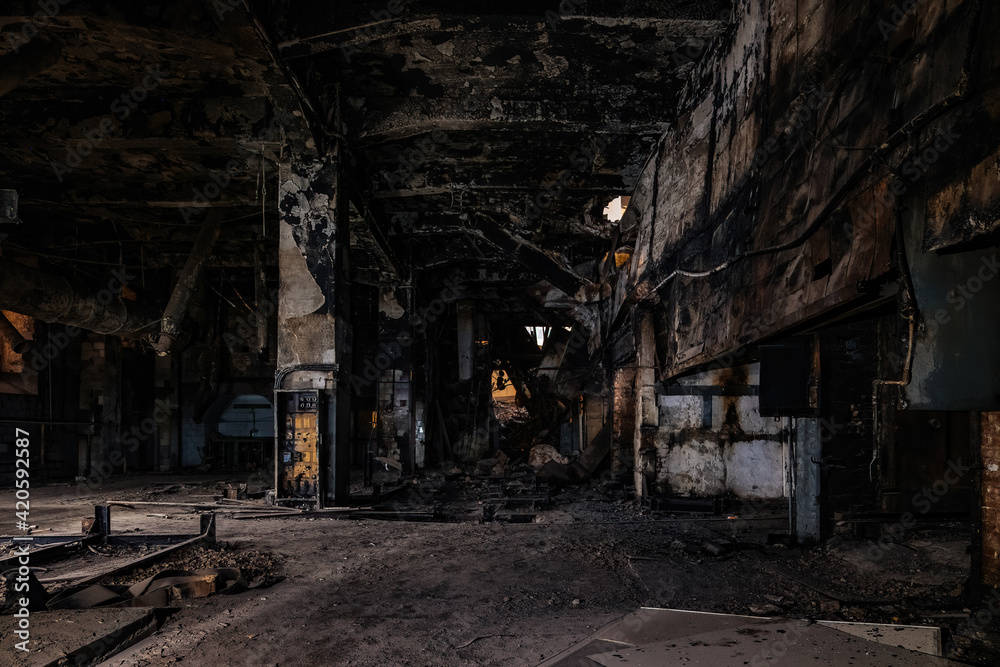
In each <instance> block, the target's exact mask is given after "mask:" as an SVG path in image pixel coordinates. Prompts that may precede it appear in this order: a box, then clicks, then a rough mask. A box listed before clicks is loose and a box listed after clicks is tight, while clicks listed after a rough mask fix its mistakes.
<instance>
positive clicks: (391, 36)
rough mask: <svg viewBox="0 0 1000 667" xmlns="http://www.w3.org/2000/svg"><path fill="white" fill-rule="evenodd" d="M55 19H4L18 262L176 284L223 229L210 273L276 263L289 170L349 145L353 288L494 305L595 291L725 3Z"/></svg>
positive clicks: (298, 8) (241, 8)
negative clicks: (208, 237)
mask: <svg viewBox="0 0 1000 667" xmlns="http://www.w3.org/2000/svg"><path fill="white" fill-rule="evenodd" d="M48 4H49V5H51V7H48V6H44V7H43V5H45V3H40V4H39V3H37V2H16V3H5V8H6V12H5V14H6V15H4V16H0V30H2V33H0V36H2V39H0V57H2V58H4V59H5V62H6V63H7V65H8V67H7V69H8V72H10V73H11V74H9V75H4V76H5V77H6V78H7V80H6V81H5V82H4V88H3V90H4V91H6V94H4V95H3V99H2V101H0V114H2V119H3V122H2V123H0V144H2V145H3V146H4V150H3V151H0V185H2V186H3V187H5V188H13V189H16V190H17V191H18V192H19V194H20V198H21V217H22V219H24V220H26V221H28V222H29V224H25V225H20V226H18V227H16V228H15V227H11V228H9V238H8V241H7V242H6V244H5V252H6V253H7V254H8V255H10V254H12V253H16V252H23V253H25V254H27V255H30V256H35V257H37V258H38V259H39V260H40V261H41V262H43V263H45V262H50V263H53V264H54V265H56V266H57V267H58V266H62V267H63V268H64V269H65V270H67V271H72V272H74V273H78V272H80V271H83V272H84V273H85V274H86V272H87V271H86V269H87V267H88V266H89V267H92V268H94V267H100V266H101V265H112V266H113V265H119V266H132V267H141V268H142V269H144V270H147V269H148V270H149V271H151V272H152V273H151V274H150V275H151V276H152V275H155V271H156V269H163V270H164V271H163V273H164V276H165V280H167V281H168V277H169V271H168V269H170V268H171V267H176V266H179V265H180V264H181V263H182V262H183V258H184V257H185V256H186V254H187V252H188V251H189V250H190V247H191V244H192V243H193V241H194V239H195V236H196V234H197V229H198V226H199V223H200V221H201V220H202V219H203V217H204V209H207V208H216V209H222V213H221V215H222V218H223V220H224V222H223V226H222V233H221V236H220V240H219V243H218V246H217V247H216V249H215V253H214V258H213V260H212V264H213V265H215V266H221V267H226V266H229V267H251V266H255V265H256V266H257V267H258V268H260V267H261V265H262V264H263V265H265V266H273V265H274V264H275V262H276V260H275V255H274V252H275V248H274V245H275V244H274V243H273V242H272V240H273V239H274V238H276V232H275V229H276V224H277V223H276V218H277V207H276V206H275V205H274V204H275V199H276V196H277V187H276V180H277V176H276V171H277V169H276V164H277V162H278V161H279V160H280V158H281V154H282V151H283V150H286V147H287V146H288V144H289V142H292V141H297V142H300V143H301V144H303V145H305V146H307V147H308V148H310V149H313V150H315V151H316V152H318V153H321V154H322V153H323V152H325V151H327V150H329V148H330V146H331V145H332V144H333V142H335V141H339V140H344V141H345V146H346V151H347V155H348V161H349V163H350V168H349V170H348V171H349V173H350V176H349V179H348V183H346V184H345V185H346V189H347V190H348V193H347V194H348V196H349V197H350V202H351V212H352V239H353V244H354V246H355V248H354V250H355V255H354V258H353V260H352V261H353V265H354V267H355V277H357V278H358V279H361V280H365V281H368V282H373V283H374V282H378V281H380V280H384V279H385V277H386V276H387V275H395V276H396V277H397V278H398V277H400V276H402V277H404V278H405V279H407V280H421V279H424V280H433V279H438V278H439V277H440V273H441V271H442V270H448V271H450V272H452V273H453V272H454V271H455V270H456V269H458V270H464V274H463V275H465V276H467V277H468V279H469V281H470V283H479V284H481V285H482V286H483V287H484V289H486V292H484V294H486V293H489V294H493V295H497V294H498V293H497V292H496V288H498V287H511V286H526V285H531V284H536V283H539V282H540V281H548V282H549V283H552V284H554V285H555V286H556V287H558V288H560V289H562V290H563V291H566V292H572V291H574V290H575V289H577V288H578V287H579V286H580V285H583V284H585V283H587V281H589V280H593V279H594V278H595V275H596V274H595V273H594V270H595V269H594V267H595V260H599V259H600V258H601V257H602V256H603V255H604V254H605V253H607V252H608V250H610V249H611V248H610V243H611V239H612V237H613V236H615V229H616V227H617V224H616V223H612V222H610V221H608V220H607V219H606V218H604V217H603V215H602V210H603V208H604V206H605V205H606V204H607V203H608V201H609V200H610V199H612V198H613V197H615V196H617V195H621V194H628V193H630V192H631V190H632V188H633V186H634V185H635V182H636V179H637V177H638V175H639V172H640V170H641V168H642V166H643V164H644V162H645V161H646V158H647V156H648V155H649V154H650V153H651V152H652V151H653V149H654V147H655V144H656V141H657V140H658V137H660V136H661V135H662V133H663V131H664V129H665V128H666V127H667V126H669V124H670V122H671V121H670V119H671V117H672V115H673V114H674V110H675V108H676V100H677V96H678V94H679V93H680V91H681V89H682V87H683V86H684V84H685V73H686V71H687V69H688V66H689V63H690V62H691V59H690V58H689V57H687V54H689V53H690V52H691V47H690V45H691V44H702V43H704V41H705V40H708V39H710V38H712V37H713V36H715V35H717V34H718V33H719V32H720V31H722V30H724V29H725V26H726V19H727V18H728V14H729V9H728V5H729V3H728V1H725V0H716V1H714V2H690V1H686V0H685V1H681V0H677V1H674V2H624V3H612V2H598V1H595V0H586V1H585V0H564V1H563V2H562V3H558V2H543V3H527V2H512V3H503V4H502V5H497V4H496V3H485V2H477V1H466V2H453V1H451V0H393V1H392V2H388V3H386V2H357V3H350V4H348V3H336V4H332V5H331V4H328V3H323V2H289V1H288V0H280V1H273V2H249V3H242V2H236V1H235V0H214V1H211V2H209V1H207V0H206V1H201V0H187V1H183V2H147V3H137V2H131V1H127V0H106V1H101V2H66V3H62V2H59V1H56V0H54V1H53V2H51V3H48ZM39 63H42V64H43V65H45V67H41V66H39ZM12 65H17V66H18V67H13V66H12ZM25 67H26V68H27V69H25ZM32 67H35V68H36V69H41V70H42V71H41V72H40V73H37V72H35V71H32ZM630 233H631V234H634V230H623V233H621V234H618V235H617V236H615V238H616V239H617V242H618V244H619V245H625V244H627V243H628V242H629V238H630V236H629V235H630ZM91 273H93V274H97V273H100V271H99V270H98V269H97V268H94V270H93V271H92V272H91ZM518 288H519V287H518ZM164 289H165V288H164ZM158 292H159V296H160V297H161V298H162V297H163V296H165V291H163V290H160V289H158ZM500 296H503V295H502V294H500ZM507 297H509V294H508V295H507Z"/></svg>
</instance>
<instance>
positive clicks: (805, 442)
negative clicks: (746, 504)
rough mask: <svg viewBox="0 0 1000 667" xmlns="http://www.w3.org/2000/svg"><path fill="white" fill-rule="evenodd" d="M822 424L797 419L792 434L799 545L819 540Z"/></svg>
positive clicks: (795, 523)
mask: <svg viewBox="0 0 1000 667" xmlns="http://www.w3.org/2000/svg"><path fill="white" fill-rule="evenodd" d="M822 456H823V441H822V438H821V431H820V420H819V419H815V418H808V419H803V418H800V419H796V420H795V425H794V427H793V434H792V509H793V514H794V517H793V522H792V530H793V532H794V534H795V538H796V539H797V540H798V541H799V543H803V542H809V541H818V540H819V539H820V466H819V464H818V463H814V461H819V460H820V459H821V458H822Z"/></svg>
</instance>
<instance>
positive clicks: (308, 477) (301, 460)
mask: <svg viewBox="0 0 1000 667" xmlns="http://www.w3.org/2000/svg"><path fill="white" fill-rule="evenodd" d="M275 399H276V408H277V409H276V410H275V421H276V424H275V427H276V428H275V432H276V433H277V435H278V437H277V438H276V439H275V446H276V448H277V452H275V461H276V466H275V476H276V479H275V496H276V498H277V499H278V500H293V501H296V500H297V501H307V502H317V503H318V502H319V494H320V470H321V468H320V450H321V448H320V434H321V433H322V431H321V429H320V414H321V410H320V394H319V392H318V391H315V390H312V391H310V390H279V391H276V392H275Z"/></svg>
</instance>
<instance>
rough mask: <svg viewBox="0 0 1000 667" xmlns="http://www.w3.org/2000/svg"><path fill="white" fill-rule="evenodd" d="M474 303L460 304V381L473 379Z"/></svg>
mask: <svg viewBox="0 0 1000 667" xmlns="http://www.w3.org/2000/svg"><path fill="white" fill-rule="evenodd" d="M475 314H476V313H475V309H474V306H473V303H472V301H468V300H465V301H459V302H458V379H459V380H471V379H472V362H473V360H474V358H475V349H474V347H473V346H474V345H475V340H474V338H475V326H476V317H475Z"/></svg>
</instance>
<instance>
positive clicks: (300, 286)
mask: <svg viewBox="0 0 1000 667" xmlns="http://www.w3.org/2000/svg"><path fill="white" fill-rule="evenodd" d="M337 169H338V163H337V160H336V158H334V157H330V158H326V159H324V160H305V159H302V160H295V161H293V162H291V163H289V164H285V165H282V169H281V177H282V178H281V186H280V192H279V208H280V211H281V222H280V227H279V234H280V236H279V246H278V266H279V270H280V276H281V279H280V286H279V291H278V323H279V326H278V366H279V368H282V367H288V366H291V365H294V364H303V363H324V364H333V363H337V362H338V355H337V346H336V344H335V342H336V335H335V331H336V326H335V325H336V313H335V312H334V311H335V308H334V304H333V296H334V287H335V284H334V283H335V275H334V274H335V268H334V267H335V260H334V252H335V244H336V238H337V229H336V228H337V211H336V209H335V206H336V197H335V192H336V188H337V184H338V180H339V176H338V172H337Z"/></svg>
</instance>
